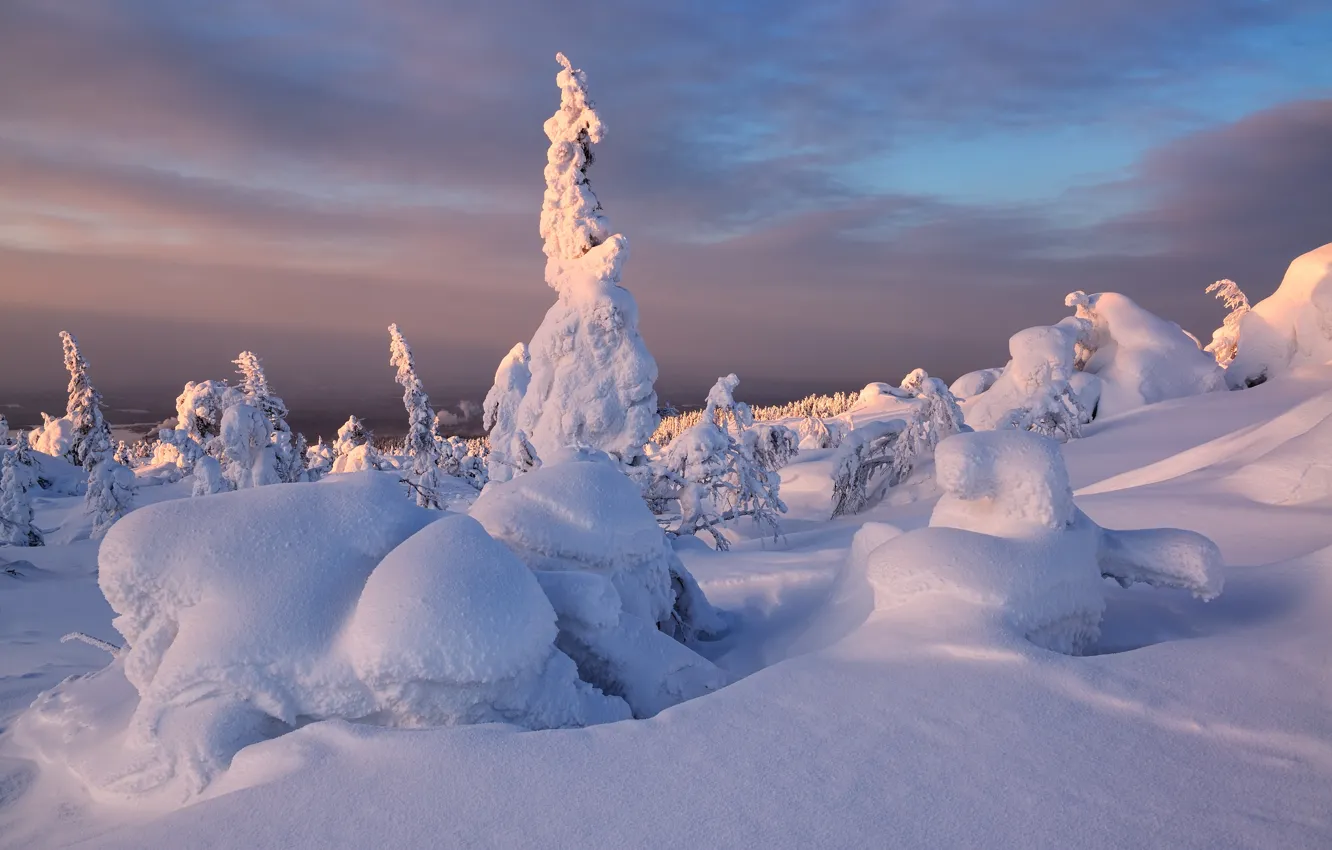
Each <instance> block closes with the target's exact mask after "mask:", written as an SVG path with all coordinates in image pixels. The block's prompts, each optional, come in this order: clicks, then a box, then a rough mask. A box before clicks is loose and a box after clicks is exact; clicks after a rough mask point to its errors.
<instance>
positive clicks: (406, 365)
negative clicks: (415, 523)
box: [388, 324, 443, 508]
mask: <svg viewBox="0 0 1332 850" xmlns="http://www.w3.org/2000/svg"><path fill="white" fill-rule="evenodd" d="M388 331H389V365H390V366H393V367H395V368H396V369H397V370H398V374H397V376H396V377H395V378H394V380H396V381H397V382H398V384H399V385H401V386H402V405H403V407H405V408H406V409H407V437H406V438H405V439H404V440H403V447H402V449H403V454H404V455H405V456H406V457H407V460H408V463H409V465H410V467H411V469H410V471H409V475H408V483H409V485H410V486H411V489H412V492H413V493H414V494H415V496H416V504H418V505H420V506H421V507H423V508H442V507H443V505H442V504H441V503H440V489H441V487H440V479H439V476H440V475H441V470H440V466H441V463H442V460H443V458H442V457H441V453H440V447H439V440H438V438H437V435H436V434H435V411H434V408H432V407H431V406H430V397H429V396H428V395H426V391H425V385H424V384H422V383H421V379H420V378H419V377H417V374H416V363H415V361H414V360H413V359H412V349H411V346H409V345H408V344H407V340H406V339H404V338H403V336H402V332H401V331H399V330H398V326H397V325H396V324H394V325H389V329H388Z"/></svg>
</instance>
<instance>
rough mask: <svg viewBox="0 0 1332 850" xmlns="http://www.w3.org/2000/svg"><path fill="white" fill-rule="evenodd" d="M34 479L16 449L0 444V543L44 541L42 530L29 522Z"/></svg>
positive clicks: (11, 544) (31, 543)
mask: <svg viewBox="0 0 1332 850" xmlns="http://www.w3.org/2000/svg"><path fill="white" fill-rule="evenodd" d="M19 436H20V438H22V436H23V435H22V434H20V435H19ZM36 483H37V482H36V476H35V475H34V473H33V471H32V469H31V468H30V467H28V466H25V465H24V464H23V463H22V462H21V461H20V458H19V453H18V451H17V450H9V449H5V448H0V545H7V546H41V545H43V542H44V541H43V540H42V533H41V531H39V530H38V529H37V527H36V526H34V525H33V524H32V501H31V500H30V499H29V497H28V490H30V489H31V488H32V487H34V486H35V485H36Z"/></svg>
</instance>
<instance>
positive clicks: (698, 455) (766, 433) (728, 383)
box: [646, 374, 795, 549]
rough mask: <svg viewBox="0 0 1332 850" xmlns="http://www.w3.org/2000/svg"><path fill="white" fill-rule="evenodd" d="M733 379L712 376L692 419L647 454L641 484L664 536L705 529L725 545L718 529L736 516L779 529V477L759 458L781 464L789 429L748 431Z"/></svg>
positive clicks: (789, 444)
mask: <svg viewBox="0 0 1332 850" xmlns="http://www.w3.org/2000/svg"><path fill="white" fill-rule="evenodd" d="M739 383H740V379H739V378H737V377H736V376H735V375H733V374H732V375H726V376H725V377H722V378H719V379H718V380H717V383H716V384H715V385H713V387H712V389H711V390H709V391H708V398H707V405H706V406H705V407H704V408H703V414H702V416H700V417H699V419H698V422H697V423H695V424H694V425H693V426H692V427H691V428H689V429H688V430H687V431H685V432H684V433H682V434H680V435H679V436H677V437H676V438H675V439H674V440H672V441H671V443H670V445H668V446H667V447H666V448H665V449H664V450H663V451H661V453H660V454H659V455H657V456H656V457H654V458H653V462H652V467H651V472H652V477H651V479H650V481H648V483H647V487H646V498H647V502H648V504H649V506H651V507H652V509H653V512H654V513H656V514H658V517H659V521H660V522H661V523H662V525H663V526H664V527H665V528H666V529H667V531H668V532H669V533H670V534H671V535H672V536H677V537H678V536H685V535H690V534H699V533H701V532H704V531H706V532H707V533H708V534H709V535H711V537H712V540H713V542H714V544H715V545H716V546H717V548H718V549H728V548H730V544H729V542H728V541H727V539H726V537H725V536H723V535H722V533H721V526H723V525H724V524H725V523H729V522H732V521H733V520H737V519H740V518H742V517H748V518H749V519H750V520H752V521H753V522H754V523H755V524H757V525H759V526H761V527H764V528H766V529H767V530H768V531H771V533H772V534H773V536H774V537H776V536H777V535H778V534H779V532H780V528H779V526H778V524H777V517H778V515H779V514H783V513H786V505H785V504H784V503H783V502H782V500H781V496H780V495H779V490H780V487H781V478H780V477H779V476H778V475H777V472H776V467H775V466H766V465H765V463H772V464H777V463H785V461H786V460H789V458H790V454H789V453H794V451H795V434H794V432H792V431H791V430H790V429H789V428H785V427H784V426H765V427H764V428H763V429H762V430H759V429H755V428H753V425H754V422H753V419H752V418H751V417H750V414H749V408H748V407H747V406H746V405H745V404H744V403H743V402H737V401H736V400H735V396H734V392H735V388H736V386H738V385H739ZM777 428H780V429H781V430H780V431H778V430H775V429H777Z"/></svg>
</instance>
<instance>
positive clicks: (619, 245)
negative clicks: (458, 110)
mask: <svg viewBox="0 0 1332 850" xmlns="http://www.w3.org/2000/svg"><path fill="white" fill-rule="evenodd" d="M556 58H557V59H558V61H559V63H560V65H561V66H562V69H561V71H560V72H559V75H558V76H557V78H556V82H557V84H558V85H559V88H560V108H559V111H558V112H556V113H555V114H554V115H553V116H552V117H551V118H550V120H548V121H547V122H546V124H545V131H546V136H547V138H549V139H550V149H549V152H548V155H547V162H546V170H545V177H546V193H545V197H544V199H543V201H542V208H541V237H542V239H543V240H544V242H545V246H544V251H545V254H546V283H548V284H549V285H550V286H551V288H553V289H554V290H555V292H556V294H557V298H558V300H557V301H556V303H555V304H554V305H553V306H552V307H551V308H550V310H549V311H548V312H547V313H546V317H545V319H544V320H543V321H542V323H541V327H540V328H538V329H537V332H536V335H535V336H533V338H532V341H531V343H530V344H529V346H528V351H529V354H530V357H531V366H530V368H531V380H530V381H529V383H528V386H527V389H526V391H525V392H524V393H523V394H522V400H521V401H520V402H519V404H518V410H517V415H516V417H515V428H514V431H515V432H516V431H517V430H519V429H521V430H523V431H524V432H526V434H527V437H528V440H529V441H530V442H531V444H532V446H533V447H534V448H535V449H536V451H537V453H538V454H539V455H540V456H542V457H548V456H553V455H554V453H555V452H557V451H560V450H562V449H564V448H566V447H568V446H572V445H583V446H589V447H591V448H596V449H600V450H602V451H604V452H606V453H607V454H609V455H611V456H613V457H615V458H617V459H618V460H620V461H621V462H623V463H625V464H628V465H630V466H640V465H642V464H644V463H645V460H646V457H645V455H644V446H645V445H646V444H647V442H648V440H649V439H650V438H651V436H652V432H653V430H654V429H655V428H656V427H657V394H656V391H655V390H654V389H653V384H654V382H655V381H656V379H657V364H656V362H655V361H654V360H653V359H652V355H651V354H649V353H648V350H647V346H646V345H645V344H644V343H643V338H642V336H641V335H640V334H639V332H638V305H637V304H636V303H635V301H634V298H633V296H632V295H631V294H630V293H629V291H628V290H627V289H625V288H624V287H622V286H621V285H620V279H621V267H622V266H623V263H624V260H625V258H626V257H627V256H628V248H629V242H628V240H627V239H626V238H625V237H624V236H623V235H621V234H618V233H616V234H612V233H611V230H610V224H609V222H608V221H607V220H606V216H605V213H604V211H603V210H602V208H601V203H600V202H599V201H598V200H597V196H596V195H595V194H594V193H593V192H592V187H591V186H590V185H589V184H588V180H587V168H588V166H589V165H590V164H591V162H592V145H593V144H595V143H597V142H600V141H601V140H602V138H603V136H604V134H605V128H604V126H603V125H602V123H601V118H600V116H599V115H598V114H597V112H596V110H595V109H594V108H593V106H592V103H591V101H589V100H588V97H587V78H586V76H585V75H584V74H583V72H582V71H579V70H575V69H574V68H573V67H572V66H571V65H570V64H569V60H568V59H566V58H565V57H564V55H563V54H560V55H558V56H557V57H556ZM493 448H494V450H497V451H501V452H503V451H505V449H506V448H507V447H504V446H494V447H493ZM501 474H502V473H501Z"/></svg>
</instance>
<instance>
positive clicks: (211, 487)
mask: <svg viewBox="0 0 1332 850" xmlns="http://www.w3.org/2000/svg"><path fill="white" fill-rule="evenodd" d="M229 489H231V485H230V483H229V482H228V481H227V478H226V476H225V475H223V474H222V464H221V463H219V462H218V460H217V458H215V457H211V456H209V455H204V456H203V457H201V458H199V459H198V461H196V462H195V464H194V488H193V489H192V490H191V491H190V495H191V496H212V495H213V494H215V493H224V492H226V491H227V490H229Z"/></svg>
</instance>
